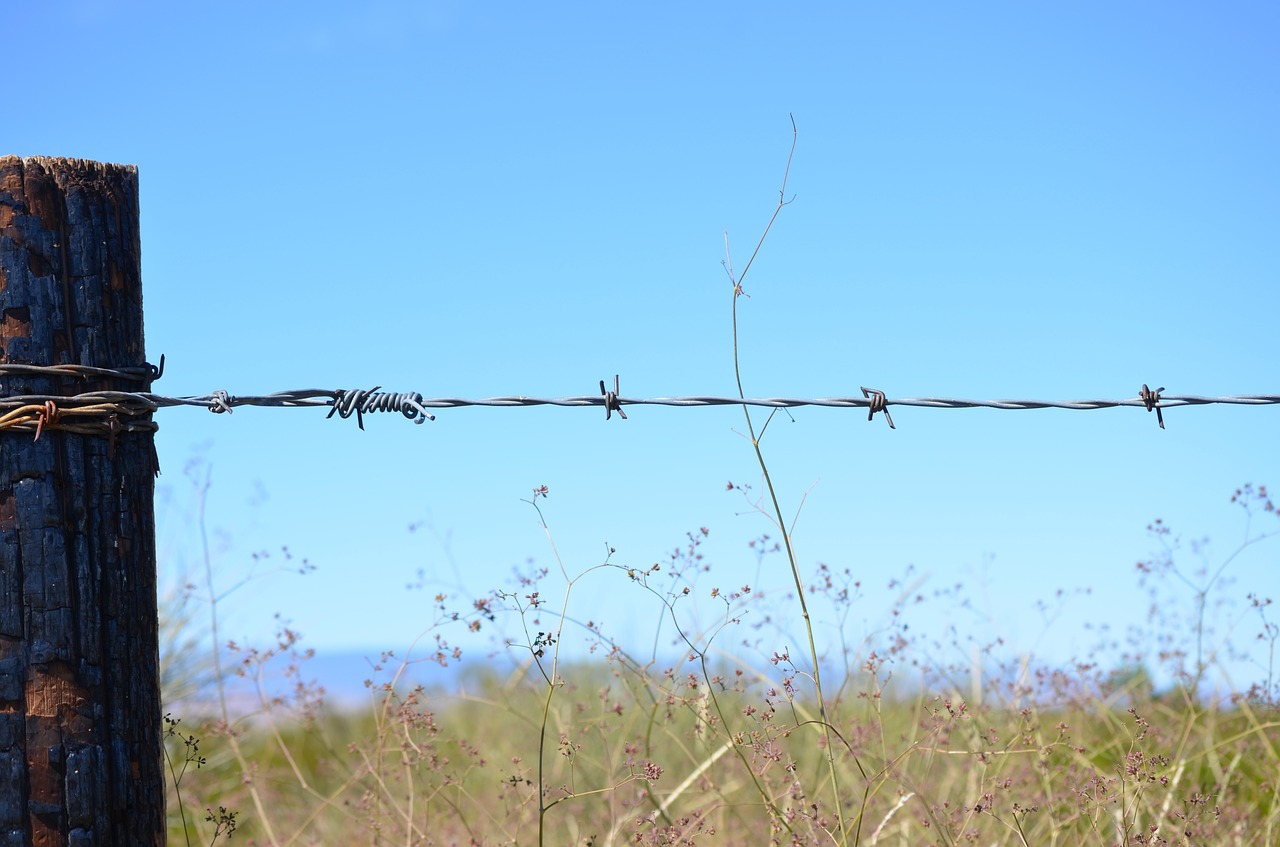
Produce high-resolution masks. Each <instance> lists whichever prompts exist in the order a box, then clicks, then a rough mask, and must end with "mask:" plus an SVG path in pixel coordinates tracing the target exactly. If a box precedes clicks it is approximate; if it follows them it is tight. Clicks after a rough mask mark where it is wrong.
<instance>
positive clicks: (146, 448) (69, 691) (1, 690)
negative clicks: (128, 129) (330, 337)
mask: <svg viewBox="0 0 1280 847" xmlns="http://www.w3.org/2000/svg"><path fill="white" fill-rule="evenodd" d="M140 255H141V247H140V238H139V217H138V175H137V170H136V169H135V168H133V167H131V166H120V165H104V164H100V163H97V162H89V161H84V160H79V159H50V158H43V157H32V158H25V159H20V158H18V157H15V156H7V157H0V362H3V363H13V364H17V363H22V364H35V365H50V364H81V365H92V366H96V367H104V368H122V367H138V366H141V365H143V364H144V363H145V352H144V345H143V325H142V279H141V276H142V274H141V261H140ZM104 389H119V390H136V389H137V386H136V384H135V385H132V386H131V385H128V384H123V383H122V384H119V385H117V384H112V380H111V379H110V378H95V379H81V378H69V377H46V376H38V377H32V376H14V375H6V376H0V391H3V392H4V393H6V394H54V395H67V394H75V393H79V392H81V391H93V390H104ZM152 441H153V436H152V435H151V433H125V434H121V435H119V436H117V437H116V438H114V439H108V438H103V437H97V436H85V435H77V434H74V433H68V432H64V431H49V432H45V433H44V434H43V435H42V437H41V438H40V439H39V440H35V441H33V440H32V438H31V436H30V435H29V434H26V435H22V434H16V433H15V434H10V433H3V432H0V847H9V845H25V844H34V845H71V844H74V845H103V847H106V845H135V844H137V845H142V844H145V845H155V844H162V843H163V841H164V778H163V772H162V770H161V726H160V714H161V713H160V708H161V707H160V691H159V682H158V680H159V673H158V668H159V655H158V643H159V639H158V634H157V621H156V584H155V522H154V512H153V494H154V480H155V470H156V467H155V452H154V446H153V443H152Z"/></svg>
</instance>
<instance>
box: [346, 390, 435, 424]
mask: <svg viewBox="0 0 1280 847" xmlns="http://www.w3.org/2000/svg"><path fill="white" fill-rule="evenodd" d="M381 387H382V386H381V385H375V386H374V387H373V388H370V389H369V390H368V391H365V390H364V389H361V388H350V389H348V388H339V389H338V390H337V391H335V392H334V396H333V404H332V405H333V408H331V409H330V410H329V414H327V415H325V420H328V419H329V418H331V417H333V416H334V413H337V415H338V417H340V418H349V417H351V416H352V415H355V416H356V424H357V425H358V426H359V427H360V429H362V430H363V429H364V413H365V412H399V413H400V414H402V415H404V416H405V417H406V418H408V419H409V420H411V421H413V422H414V423H416V424H421V423H422V422H423V421H425V420H433V421H434V420H435V419H436V416H435V415H433V414H431V413H430V412H428V411H427V410H426V409H424V408H423V407H422V395H421V394H419V393H417V392H416V391H415V392H401V393H394V392H391V391H379V390H378V389H379V388H381Z"/></svg>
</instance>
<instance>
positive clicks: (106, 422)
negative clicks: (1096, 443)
mask: <svg viewBox="0 0 1280 847" xmlns="http://www.w3.org/2000/svg"><path fill="white" fill-rule="evenodd" d="M50 371H55V372H57V373H59V374H61V373H63V372H65V375H69V376H76V377H85V376H120V374H121V372H120V371H115V370H110V369H105V368H85V367H81V366H54V367H37V366H24V365H0V376H3V375H5V374H10V373H12V374H23V375H48V374H49V372H50ZM129 375H130V376H133V377H135V378H137V379H139V380H140V381H149V380H150V379H154V378H155V377H156V375H157V369H155V368H153V367H151V366H148V368H136V369H129ZM380 388H381V386H374V387H373V388H371V389H368V390H365V389H322V388H308V389H297V390H292V391H279V392H275V393H272V394H253V395H235V394H230V393H228V392H226V391H214V392H212V393H209V394H201V395H191V396H184V397H169V396H165V395H161V394H154V393H150V392H132V391H92V392H85V393H81V394H75V395H70V396H66V395H51V394H26V395H15V396H8V397H0V430H16V431H19V432H35V433H36V434H37V436H38V435H39V434H40V433H41V432H42V431H43V430H46V429H65V430H69V431H73V432H83V433H97V434H111V435H114V433H117V432H136V431H154V430H155V428H156V425H155V424H154V423H153V422H151V420H150V416H151V414H152V413H154V412H155V411H157V410H159V409H162V408H170V407H176V406H198V407H202V408H205V409H208V410H209V411H211V412H219V413H220V412H227V413H230V412H231V411H232V410H233V409H235V408H236V407H239V406H263V407H275V408H296V407H321V408H328V409H329V414H328V415H327V417H333V416H334V415H335V414H336V415H338V416H339V417H341V418H348V417H351V416H352V415H354V416H355V417H356V422H357V424H358V425H359V427H360V428H361V429H364V415H365V414H372V413H375V412H397V413H399V414H402V415H403V416H404V417H406V418H408V419H409V420H412V421H413V422H414V423H418V424H421V423H422V422H423V421H424V420H434V419H435V417H434V416H433V415H432V414H431V413H430V412H429V411H427V410H428V409H454V408H461V407H468V406H481V407H485V406H487V407H498V408H504V407H517V406H521V407H523V406H565V407H576V406H597V407H599V406H603V407H604V409H605V413H606V418H608V417H609V416H610V415H611V414H612V412H615V411H616V412H618V414H619V416H620V417H623V418H625V417H626V415H625V413H623V411H622V407H623V406H672V407H677V408H684V407H694V406H754V407H763V408H773V409H789V408H796V407H800V406H817V407H827V408H851V409H867V410H868V413H869V419H870V418H871V417H874V415H875V413H876V412H884V413H885V415H886V420H887V421H888V423H889V425H890V426H892V425H893V423H892V419H891V418H888V411H887V409H888V407H889V406H916V407H920V408H927V409H977V408H983V409H1000V410H1015V409H1016V410H1026V409H1068V410H1076V411H1090V410H1095V409H1109V408H1116V407H1122V406H1129V407H1136V408H1145V409H1146V410H1147V411H1155V412H1156V413H1157V415H1159V414H1160V412H1161V410H1162V409H1170V408H1177V407H1180V406H1206V405H1212V404H1227V405H1239V406H1264V405H1274V404H1280V394H1237V395H1227V396H1207V395H1198V394H1174V395H1168V396H1161V393H1160V392H1161V391H1162V390H1163V389H1158V390H1156V391H1151V390H1150V389H1148V388H1147V387H1146V386H1145V385H1144V386H1143V390H1142V391H1141V392H1140V393H1139V395H1138V396H1137V397H1130V398H1126V399H1123V400H967V399H958V398H949V397H903V398H897V399H894V398H888V397H885V396H884V394H883V392H880V391H877V390H874V389H867V388H864V389H863V393H864V395H865V396H863V397H817V398H799V397H757V398H746V399H743V398H740V397H724V396H715V395H699V396H686V397H652V398H629V397H621V396H619V395H618V393H617V382H616V380H615V383H614V390H613V391H609V390H608V389H607V388H606V386H605V385H604V384H603V382H602V383H601V392H602V393H601V394H597V395H581V396H576V397H529V396H524V395H511V396H501V397H486V398H482V399H466V398H460V397H433V398H424V397H423V396H422V395H421V394H420V393H417V392H384V391H380V390H379V389H380ZM1161 424H1162V425H1163V418H1161Z"/></svg>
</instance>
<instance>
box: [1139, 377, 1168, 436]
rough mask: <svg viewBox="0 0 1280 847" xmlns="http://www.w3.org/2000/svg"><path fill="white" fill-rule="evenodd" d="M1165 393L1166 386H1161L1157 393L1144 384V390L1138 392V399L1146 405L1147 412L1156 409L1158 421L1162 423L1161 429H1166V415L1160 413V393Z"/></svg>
mask: <svg viewBox="0 0 1280 847" xmlns="http://www.w3.org/2000/svg"><path fill="white" fill-rule="evenodd" d="M1161 391H1164V386H1163V385H1162V386H1160V387H1159V388H1157V389H1156V390H1155V391H1152V390H1151V389H1150V388H1147V384H1146V383H1145V382H1144V383H1142V390H1141V391H1139V392H1138V398H1139V399H1140V400H1142V402H1143V403H1144V404H1145V405H1146V407H1147V411H1148V412H1150V411H1151V410H1152V409H1155V412H1156V420H1157V421H1159V422H1160V428H1161V429H1164V413H1162V412H1161V411H1160V392H1161Z"/></svg>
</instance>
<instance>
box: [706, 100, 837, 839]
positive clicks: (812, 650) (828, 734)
mask: <svg viewBox="0 0 1280 847" xmlns="http://www.w3.org/2000/svg"><path fill="white" fill-rule="evenodd" d="M798 135H799V133H798V131H797V129H796V121H795V117H794V116H793V117H792V118H791V150H790V151H789V152H788V153H787V166H786V169H785V170H784V171H783V174H782V187H781V188H780V189H779V190H778V205H777V206H775V207H774V210H773V215H771V216H770V218H769V223H768V224H766V225H765V228H764V232H763V233H761V235H760V239H759V240H758V241H757V242H756V246H755V249H754V250H752V251H751V258H750V259H748V260H747V264H746V266H745V267H744V268H743V269H742V273H741V274H738V275H737V276H735V275H734V272H733V262H732V259H731V258H730V257H729V254H728V250H729V236H728V233H726V234H725V270H726V271H727V272H728V274H729V279H730V281H731V282H732V283H733V308H732V315H733V375H734V379H735V381H736V382H737V385H738V397H739V398H741V399H743V400H745V399H746V397H747V395H746V392H745V391H744V390H743V387H742V366H741V359H740V356H739V343H738V297H739V296H740V295H742V294H743V293H744V292H743V290H742V281H743V280H744V279H745V278H746V276H747V273H748V272H749V271H750V270H751V266H752V265H753V264H754V263H755V260H756V257H757V256H759V255H760V248H761V247H762V246H764V241H765V239H766V238H767V237H768V236H769V232H770V230H772V229H773V224H774V222H775V221H776V220H777V219H778V215H779V214H780V213H781V212H782V208H783V206H786V205H787V204H788V202H790V201H788V200H787V199H786V198H787V178H788V177H789V176H790V175H791V160H792V157H793V156H795V152H796V139H797V137H798ZM742 413H743V416H744V417H745V418H746V421H747V432H748V434H749V435H750V438H751V447H752V449H753V450H754V451H755V454H756V462H757V463H758V464H759V465H760V473H761V474H762V475H763V477H764V483H765V487H766V488H767V489H768V491H769V502H770V504H771V505H772V507H773V508H772V514H773V517H774V519H775V520H776V523H777V526H778V529H779V531H780V532H781V533H782V541H783V544H784V546H785V548H786V552H787V562H788V563H789V564H790V565H791V577H792V579H793V580H794V582H795V587H796V597H797V598H799V600H800V615H801V617H802V618H803V619H804V628H805V634H806V635H807V638H808V642H809V658H810V660H811V661H812V662H813V687H814V693H815V694H816V695H817V698H818V716H819V722H820V723H821V724H822V733H823V740H824V742H825V743H824V748H825V751H826V759H827V768H828V771H829V772H830V777H831V792H832V795H833V796H834V798H835V806H836V819H837V822H838V835H839V839H838V843H839V844H841V845H847V844H848V843H849V832H848V829H847V827H846V824H845V819H844V805H843V803H842V802H841V799H840V778H839V772H838V770H837V768H836V759H835V747H834V745H833V744H832V727H831V723H830V720H829V719H828V715H827V702H826V699H825V698H824V697H823V693H822V672H821V670H820V668H819V661H818V647H817V643H816V642H815V640H814V636H813V621H812V620H811V619H810V617H809V605H808V602H807V600H806V596H805V590H804V579H803V578H802V577H801V575H800V567H799V565H798V564H797V562H796V554H795V549H794V547H793V546H792V543H791V533H790V532H789V531H788V529H787V524H786V519H785V518H784V517H783V515H782V506H781V505H780V504H779V502H778V494H777V491H776V490H775V489H774V486H773V478H772V477H771V476H770V474H769V466H768V463H767V462H766V461H765V458H764V453H763V452H762V451H761V449H760V437H761V436H763V434H764V428H763V427H762V428H761V431H760V433H759V434H757V433H756V428H755V422H754V421H753V420H752V418H751V409H750V407H749V406H747V404H746V403H743V405H742ZM768 423H769V421H768V419H766V421H765V427H767V426H768ZM855 759H856V756H855ZM859 767H861V765H859ZM859 820H861V816H859ZM859 829H861V826H859ZM855 843H857V839H856V837H855Z"/></svg>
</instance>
